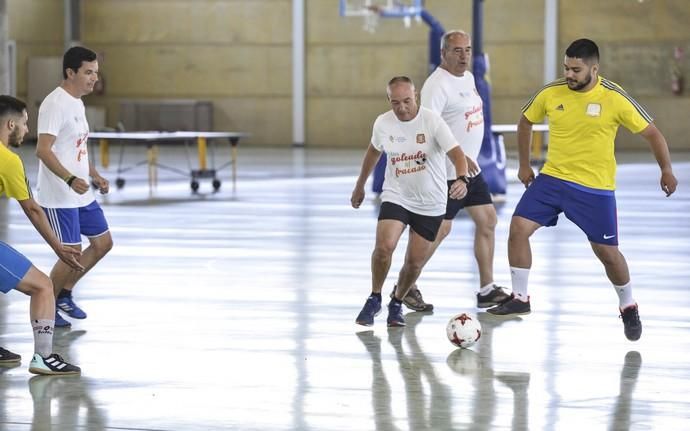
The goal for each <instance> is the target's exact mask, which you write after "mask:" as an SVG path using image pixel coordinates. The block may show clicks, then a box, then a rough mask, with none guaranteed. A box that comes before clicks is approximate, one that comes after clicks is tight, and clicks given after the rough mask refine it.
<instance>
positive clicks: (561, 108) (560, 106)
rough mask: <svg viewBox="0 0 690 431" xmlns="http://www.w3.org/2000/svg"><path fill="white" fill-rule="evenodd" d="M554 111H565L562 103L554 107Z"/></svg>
mask: <svg viewBox="0 0 690 431" xmlns="http://www.w3.org/2000/svg"><path fill="white" fill-rule="evenodd" d="M556 111H565V109H564V108H563V104H562V103H561V104H560V105H558V106H556Z"/></svg>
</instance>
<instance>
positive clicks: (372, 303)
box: [355, 295, 381, 326]
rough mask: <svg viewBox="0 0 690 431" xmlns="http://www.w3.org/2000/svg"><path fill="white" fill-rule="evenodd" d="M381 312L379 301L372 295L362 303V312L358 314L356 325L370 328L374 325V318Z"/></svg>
mask: <svg viewBox="0 0 690 431" xmlns="http://www.w3.org/2000/svg"><path fill="white" fill-rule="evenodd" d="M380 312H381V300H380V299H379V298H377V297H375V296H374V295H371V296H369V297H368V298H367V302H365V303H364V307H362V311H360V312H359V316H357V319H356V320H355V322H357V324H358V325H364V326H371V325H373V324H374V317H376V316H378V315H379V313H380Z"/></svg>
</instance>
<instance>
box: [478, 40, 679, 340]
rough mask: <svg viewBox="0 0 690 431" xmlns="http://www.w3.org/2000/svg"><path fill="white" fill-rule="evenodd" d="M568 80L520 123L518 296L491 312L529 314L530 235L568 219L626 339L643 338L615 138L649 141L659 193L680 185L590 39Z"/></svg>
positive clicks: (570, 54) (550, 89) (512, 243)
mask: <svg viewBox="0 0 690 431" xmlns="http://www.w3.org/2000/svg"><path fill="white" fill-rule="evenodd" d="M563 67H564V71H565V78H563V79H559V80H557V81H554V82H552V83H550V84H547V85H546V86H544V87H543V88H542V89H541V90H539V92H537V94H536V95H535V96H533V97H532V98H531V99H530V100H529V101H528V102H527V103H526V104H525V106H524V107H523V108H522V117H521V118H520V122H519V124H518V149H519V160H520V168H519V171H518V178H519V179H520V181H521V182H522V183H523V184H524V185H525V187H527V190H526V191H525V193H524V194H523V196H522V198H521V199H520V202H519V203H518V205H517V207H516V208H515V213H514V214H513V218H512V221H511V223H510V235H509V238H508V261H509V263H510V273H511V279H512V284H513V294H514V297H513V299H512V300H511V301H509V302H506V303H504V304H501V305H498V306H496V307H494V308H491V309H489V310H488V312H489V313H492V314H495V315H520V314H528V313H529V312H530V303H529V296H528V295H527V279H528V275H529V269H530V267H531V266H532V252H531V249H530V243H529V238H530V236H531V235H532V234H533V233H534V232H535V231H536V230H537V229H538V228H540V227H542V226H555V225H556V222H557V220H558V215H559V214H560V213H561V212H563V213H564V214H565V216H566V217H567V218H568V219H570V220H571V221H573V222H574V223H575V224H576V225H577V226H578V227H579V228H580V229H581V230H582V231H583V232H584V233H585V234H586V235H587V238H588V240H589V242H590V244H591V246H592V250H594V254H595V255H596V256H597V257H598V258H599V260H600V261H601V263H602V264H603V265H604V268H605V269H606V275H607V276H608V278H609V280H610V281H611V283H612V284H613V287H614V288H615V290H616V293H617V294H618V298H619V310H620V313H621V317H622V319H623V325H624V332H625V336H626V337H627V338H628V339H629V340H632V341H635V340H638V339H639V338H640V335H641V334H642V323H641V322H640V317H639V313H638V307H637V303H636V302H635V300H634V299H633V296H632V287H631V283H630V273H629V271H628V264H627V263H626V261H625V258H624V257H623V255H622V254H621V252H620V251H619V250H618V222H617V217H616V198H615V195H614V190H615V186H616V184H615V176H616V160H615V158H614V139H615V137H616V132H617V131H618V126H620V125H623V126H625V127H626V128H627V129H628V130H630V131H631V132H633V133H639V134H640V135H642V137H644V138H645V140H647V142H649V144H650V146H651V148H652V152H653V153H654V157H655V158H656V160H657V163H658V164H659V167H660V168H661V180H660V185H661V189H662V190H663V191H664V193H666V196H670V195H671V194H672V193H673V192H674V191H675V190H676V186H677V185H678V181H677V180H676V177H675V176H674V175H673V170H672V168H671V157H670V155H669V151H668V145H667V144H666V139H665V138H664V136H663V135H662V134H661V132H660V131H659V130H658V129H657V128H656V126H655V125H654V123H653V122H652V118H651V117H650V116H649V114H647V113H646V112H645V110H644V109H643V108H642V106H640V104H638V103H637V102H636V101H635V100H634V99H633V98H632V97H630V96H629V95H628V94H627V93H626V92H625V91H624V90H623V89H622V88H621V87H620V86H619V85H618V84H616V83H614V82H611V81H609V80H607V79H605V78H603V77H601V76H599V73H598V72H599V48H598V47H597V45H596V44H595V43H594V42H593V41H591V40H589V39H578V40H576V41H574V42H573V43H572V44H570V46H569V47H568V49H567V50H566V51H565V63H564V65H563ZM544 117H547V118H548V119H549V134H550V138H549V149H548V155H547V162H546V164H545V165H544V167H543V169H542V170H541V173H540V174H539V176H537V177H536V178H535V176H534V171H533V170H532V168H531V166H530V155H529V149H530V137H531V135H532V125H533V124H534V123H539V122H541V121H542V120H543V119H544Z"/></svg>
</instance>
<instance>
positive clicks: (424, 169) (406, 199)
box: [371, 107, 458, 216]
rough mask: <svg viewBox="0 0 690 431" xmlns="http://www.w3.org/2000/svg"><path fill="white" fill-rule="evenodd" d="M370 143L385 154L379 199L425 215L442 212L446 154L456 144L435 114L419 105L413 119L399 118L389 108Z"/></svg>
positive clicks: (435, 214) (444, 201)
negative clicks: (385, 161)
mask: <svg viewBox="0 0 690 431" xmlns="http://www.w3.org/2000/svg"><path fill="white" fill-rule="evenodd" d="M371 144H372V145H373V146H374V148H376V149H377V150H379V151H385V152H386V155H387V156H388V160H387V163H386V176H385V179H384V182H383V192H382V193H381V200H382V201H384V202H391V203H394V204H397V205H400V206H402V207H403V208H405V209H407V210H408V211H411V212H413V213H415V214H420V215H425V216H439V215H442V214H445V213H446V201H447V200H448V185H447V183H446V165H445V160H446V159H447V158H448V157H447V156H446V153H447V152H448V151H450V150H451V149H453V148H455V147H456V146H458V143H457V142H456V141H455V138H454V137H453V134H452V133H451V131H450V129H449V128H448V125H447V124H446V123H445V122H444V121H443V119H442V118H441V117H440V116H439V115H438V114H436V113H434V112H432V111H430V110H428V109H426V108H422V107H420V108H419V112H418V113H417V116H416V117H415V118H413V119H412V120H410V121H400V120H398V117H396V116H395V113H394V112H393V111H392V110H391V111H388V112H386V113H383V114H381V115H379V116H378V118H376V121H375V122H374V130H373V132H372V136H371Z"/></svg>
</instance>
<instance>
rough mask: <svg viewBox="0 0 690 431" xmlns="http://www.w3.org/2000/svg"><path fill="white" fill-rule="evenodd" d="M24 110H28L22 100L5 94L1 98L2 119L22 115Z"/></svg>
mask: <svg viewBox="0 0 690 431" xmlns="http://www.w3.org/2000/svg"><path fill="white" fill-rule="evenodd" d="M24 110H26V103H24V102H22V101H21V100H19V99H17V98H15V97H12V96H7V95H5V94H3V95H2V96H0V117H5V116H6V115H22V114H23V113H24Z"/></svg>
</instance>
